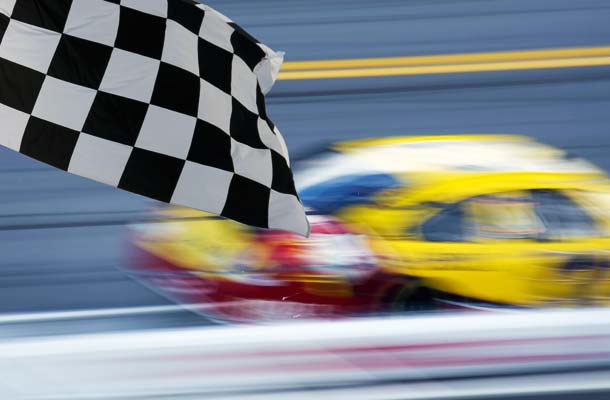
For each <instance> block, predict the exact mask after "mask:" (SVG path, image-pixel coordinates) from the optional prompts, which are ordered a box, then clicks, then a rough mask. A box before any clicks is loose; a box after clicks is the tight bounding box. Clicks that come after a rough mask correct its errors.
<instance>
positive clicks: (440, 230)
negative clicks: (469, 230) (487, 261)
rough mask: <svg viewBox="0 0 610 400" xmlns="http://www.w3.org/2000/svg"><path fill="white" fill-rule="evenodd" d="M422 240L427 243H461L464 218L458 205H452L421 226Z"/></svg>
mask: <svg viewBox="0 0 610 400" xmlns="http://www.w3.org/2000/svg"><path fill="white" fill-rule="evenodd" d="M421 233H422V236H423V238H424V240H426V241H429V242H461V241H463V240H464V216H463V212H462V208H461V206H460V204H454V205H452V206H449V207H448V208H445V209H444V210H442V211H440V212H439V213H437V214H436V215H434V216H432V217H430V218H429V219H428V220H427V221H426V222H424V224H423V225H422V226H421Z"/></svg>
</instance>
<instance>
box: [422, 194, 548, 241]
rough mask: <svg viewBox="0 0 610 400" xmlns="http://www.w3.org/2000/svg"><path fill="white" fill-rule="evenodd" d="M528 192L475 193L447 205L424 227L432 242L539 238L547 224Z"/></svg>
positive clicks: (426, 238) (428, 238)
mask: <svg viewBox="0 0 610 400" xmlns="http://www.w3.org/2000/svg"><path fill="white" fill-rule="evenodd" d="M535 205H536V203H535V201H534V199H533V198H532V197H531V195H530V194H529V193H528V192H510V193H500V194H495V195H486V196H476V197H472V198H469V199H467V200H464V201H462V202H460V203H456V204H453V205H451V206H448V207H446V208H445V209H443V210H442V211H440V212H438V213H437V214H436V215H434V216H432V217H431V218H429V219H428V220H427V221H426V222H425V223H424V224H423V225H422V226H421V233H422V237H423V238H424V240H427V241H433V242H459V241H473V242H477V241H485V240H492V239H528V238H538V237H539V236H540V235H541V234H542V233H543V232H544V225H543V224H542V221H541V220H540V218H539V217H538V216H537V215H536V211H535Z"/></svg>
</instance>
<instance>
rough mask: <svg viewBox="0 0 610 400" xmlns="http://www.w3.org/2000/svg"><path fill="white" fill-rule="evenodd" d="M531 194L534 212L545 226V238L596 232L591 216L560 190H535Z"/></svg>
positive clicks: (568, 236) (584, 234)
mask: <svg viewBox="0 0 610 400" xmlns="http://www.w3.org/2000/svg"><path fill="white" fill-rule="evenodd" d="M532 196H533V198H534V200H535V201H536V213H537V214H538V216H539V217H540V219H541V220H542V222H543V224H544V226H545V227H546V232H545V235H544V236H545V237H546V238H552V239H567V238H574V237H583V236H593V235H596V234H597V233H598V232H597V231H598V230H597V227H596V225H595V221H594V220H593V218H592V217H591V216H590V215H589V214H588V213H587V212H586V211H585V210H584V209H583V208H582V207H581V206H579V205H578V204H576V203H575V202H573V201H572V200H571V199H570V198H568V197H567V196H566V195H565V194H563V193H562V192H560V191H557V190H535V191H533V192H532Z"/></svg>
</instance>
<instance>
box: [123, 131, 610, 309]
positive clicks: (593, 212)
mask: <svg viewBox="0 0 610 400" xmlns="http://www.w3.org/2000/svg"><path fill="white" fill-rule="evenodd" d="M295 169H296V170H297V173H296V176H295V181H296V184H297V188H298V190H299V194H300V196H301V200H302V202H303V203H304V205H305V206H306V207H307V209H308V210H309V214H310V220H311V222H312V236H311V238H309V239H303V238H300V237H297V236H296V235H292V234H287V233H283V232H274V231H265V230H258V229H252V228H248V227H245V226H243V225H240V224H237V223H235V222H231V221H227V220H222V219H219V218H217V217H213V216H210V215H207V214H205V213H201V212H197V211H193V210H186V209H183V208H173V207H172V208H167V209H163V210H159V211H157V215H158V217H159V218H161V220H163V221H164V222H162V223H159V224H152V225H143V226H139V227H137V228H136V229H134V235H133V241H132V243H133V244H134V245H135V246H134V250H135V255H134V256H132V258H131V261H132V262H131V265H132V266H133V270H134V271H136V273H137V274H138V276H139V277H140V278H141V279H143V280H145V281H146V282H148V283H149V284H152V285H155V286H156V287H158V288H159V287H160V288H162V289H163V292H165V293H167V294H169V295H170V296H171V297H173V298H177V299H179V300H181V301H185V302H196V303H205V304H207V305H209V307H206V310H208V312H209V313H210V314H212V315H213V316H215V317H217V318H219V319H230V320H244V319H252V318H255V319H260V318H263V319H267V318H276V317H280V318H284V317H294V316H295V315H298V316H324V315H336V314H345V313H349V314H351V313H359V312H371V311H373V312H379V311H387V310H397V309H398V310H410V309H421V308H425V309H429V308H439V307H441V308H444V307H460V308H463V307H465V308H480V307H483V306H484V307H490V306H492V305H495V306H497V305H510V306H546V305H558V304H559V305H572V304H606V302H607V300H608V297H609V296H610V280H609V277H610V275H609V273H610V271H609V269H610V253H608V250H609V249H610V238H609V235H608V233H609V232H610V231H609V228H610V225H609V224H610V181H609V180H608V177H607V176H606V175H605V174H604V172H603V171H602V170H600V169H599V168H597V167H595V166H594V165H592V164H590V163H588V162H586V161H584V160H581V159H577V158H573V157H569V156H568V155H567V154H565V153H564V152H563V151H561V150H559V149H556V148H553V147H550V146H547V145H543V144H541V143H538V142H536V141H534V140H531V139H529V138H526V137H520V136H513V135H460V136H426V137H398V138H396V137H392V138H382V139H370V140H359V141H351V142H342V143H336V144H333V145H332V146H330V147H329V148H327V149H325V150H324V151H321V152H319V153H317V154H315V155H313V156H311V157H308V158H307V159H305V160H301V162H300V163H298V165H297V166H296V167H295Z"/></svg>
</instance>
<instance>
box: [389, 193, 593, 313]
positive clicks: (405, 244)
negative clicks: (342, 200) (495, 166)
mask: <svg viewBox="0 0 610 400" xmlns="http://www.w3.org/2000/svg"><path fill="white" fill-rule="evenodd" d="M410 229H411V230H412V227H411V228H410ZM594 235H595V223H594V221H593V219H592V218H591V217H589V216H588V215H587V213H586V212H585V211H584V210H583V209H582V208H580V207H578V205H576V204H575V203H574V202H572V201H571V200H570V199H569V198H568V197H567V196H565V195H563V194H562V193H561V192H559V191H519V192H514V191H513V192H504V193H493V194H488V195H484V196H475V197H471V198H468V199H464V200H463V201H460V202H458V203H455V204H450V205H447V206H443V207H442V208H439V209H437V210H436V211H435V212H431V213H429V215H428V216H427V217H426V218H424V219H423V221H422V223H421V224H420V225H419V226H417V228H416V231H415V232H413V231H411V232H408V233H407V232H405V236H404V237H403V238H397V239H394V240H392V245H391V246H392V248H393V249H394V250H395V257H394V261H393V262H391V263H389V264H388V270H390V271H392V272H394V273H400V274H407V275H410V276H415V277H418V278H419V279H420V280H421V283H422V284H423V285H425V286H427V287H430V288H432V289H435V290H437V291H440V292H443V293H447V294H452V295H458V296H463V297H467V298H474V299H479V300H485V301H491V302H500V303H508V304H516V305H536V304H542V303H549V302H553V301H562V300H565V299H568V298H570V299H571V298H573V297H574V296H582V294H580V293H577V292H576V291H575V290H574V283H573V282H574V280H575V278H576V277H577V275H579V274H580V275H585V274H582V273H581V272H580V270H581V269H588V270H591V267H590V266H589V265H588V264H591V265H593V264H592V262H591V260H592V259H594V258H591V257H588V253H589V252H593V253H595V252H596V251H597V250H596V249H593V247H591V246H592V243H593V242H592V239H591V238H592V237H593V236H594ZM592 249H593V250H592ZM562 269H563V270H565V271H567V272H564V271H563V270H562Z"/></svg>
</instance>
